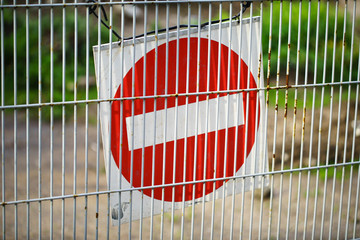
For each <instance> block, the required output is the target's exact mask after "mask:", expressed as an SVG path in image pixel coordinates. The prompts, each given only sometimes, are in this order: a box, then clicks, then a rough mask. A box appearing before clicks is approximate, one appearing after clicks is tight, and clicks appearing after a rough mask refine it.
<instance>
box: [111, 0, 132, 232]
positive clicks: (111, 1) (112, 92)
mask: <svg viewBox="0 0 360 240" xmlns="http://www.w3.org/2000/svg"><path fill="white" fill-rule="evenodd" d="M111 3H112V0H110V16H109V17H110V20H109V72H108V74H109V82H108V84H109V85H108V89H109V96H108V97H109V98H112V97H113V91H112V67H113V64H112V62H113V61H112V34H113V31H112V28H113V7H112V4H111ZM134 18H135V14H134ZM108 104H109V109H111V104H112V102H111V101H109V102H108ZM109 112H110V116H109V133H111V121H112V116H111V112H112V111H109ZM108 141H109V152H108V164H107V168H108V169H107V172H108V175H107V177H108V179H107V182H108V188H107V189H108V190H109V191H110V190H111V167H112V166H111V165H112V154H111V134H109V136H108ZM119 207H121V205H119ZM110 216H111V205H110V193H108V194H107V218H106V239H109V238H110ZM119 216H120V215H119ZM119 221H120V219H119Z"/></svg>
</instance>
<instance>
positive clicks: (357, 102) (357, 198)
mask: <svg viewBox="0 0 360 240" xmlns="http://www.w3.org/2000/svg"><path fill="white" fill-rule="evenodd" d="M359 52H360V44H359ZM359 58H360V54H359ZM358 63H359V66H358V74H357V81H359V80H360V59H358ZM358 105H359V84H357V85H356V101H355V115H354V124H355V123H356V121H357V110H358ZM355 129H356V128H355V125H354V133H355ZM354 146H356V145H355V134H353V148H352V152H351V159H354V155H355V149H354ZM359 159H360V156H359ZM350 179H351V178H350ZM359 185H360V168H358V178H357V188H356V198H355V199H356V200H355V211H354V216H355V217H354V225H353V234H352V238H353V239H355V237H356V235H355V232H356V222H357V218H356V216H357V212H358V203H359ZM348 199H349V203H348V214H347V217H346V221H347V223H348V221H349V210H350V201H351V200H350V199H351V185H349V198H348ZM347 223H346V225H347ZM346 229H347V228H346Z"/></svg>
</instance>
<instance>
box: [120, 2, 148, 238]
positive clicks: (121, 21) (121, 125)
mask: <svg viewBox="0 0 360 240" xmlns="http://www.w3.org/2000/svg"><path fill="white" fill-rule="evenodd" d="M122 2H124V0H122ZM124 15H125V14H124V5H121V19H120V25H121V33H120V34H121V41H122V39H124V25H125V17H124ZM145 39H146V35H145ZM145 44H146V41H145ZM120 48H121V66H120V67H121V76H120V84H122V83H123V82H122V81H123V77H124V44H121V46H120ZM144 62H145V63H146V61H145V59H144ZM123 92H124V91H123V90H121V91H120V98H122V97H123ZM120 114H121V115H120V116H123V101H122V100H121V101H120ZM119 129H120V134H119V135H120V136H119V138H120V139H119V142H120V146H122V144H123V140H122V139H123V131H122V129H123V118H122V117H120V126H119ZM122 150H123V148H122V147H120V149H119V173H118V174H119V179H118V182H119V188H121V187H122V186H121V182H122ZM118 198H119V209H118V216H120V214H121V211H122V210H121V192H119V196H118ZM120 222H121V220H120V219H119V220H118V239H119V240H120V234H121V224H120Z"/></svg>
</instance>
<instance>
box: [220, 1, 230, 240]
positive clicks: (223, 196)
mask: <svg viewBox="0 0 360 240" xmlns="http://www.w3.org/2000/svg"><path fill="white" fill-rule="evenodd" d="M229 16H230V17H231V16H232V3H231V2H230V6H229ZM228 29H229V33H228V34H229V48H228V59H227V62H228V66H227V70H226V71H227V79H226V90H227V91H229V90H230V66H231V50H232V45H231V44H232V41H231V40H232V39H231V38H232V20H231V19H230V21H229V28H228ZM220 44H221V42H220ZM227 101H228V103H229V102H230V94H229V93H227ZM229 112H230V104H228V106H227V109H226V114H225V115H226V116H225V122H226V130H225V142H224V146H227V145H228V126H229ZM226 171H227V150H225V151H224V171H223V177H226ZM225 192H226V181H223V194H222V206H221V225H220V239H223V237H224V236H223V235H224V218H225Z"/></svg>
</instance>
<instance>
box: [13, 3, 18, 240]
mask: <svg viewBox="0 0 360 240" xmlns="http://www.w3.org/2000/svg"><path fill="white" fill-rule="evenodd" d="M13 3H14V5H16V0H14V1H13ZM16 17H17V16H16V8H14V10H13V37H14V40H13V44H14V50H13V53H14V57H13V58H14V106H16V104H17V41H16V40H17V35H16ZM14 200H15V201H16V200H17V109H16V108H15V109H14ZM14 221H15V222H14V232H15V239H18V208H17V204H15V210H14Z"/></svg>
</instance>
